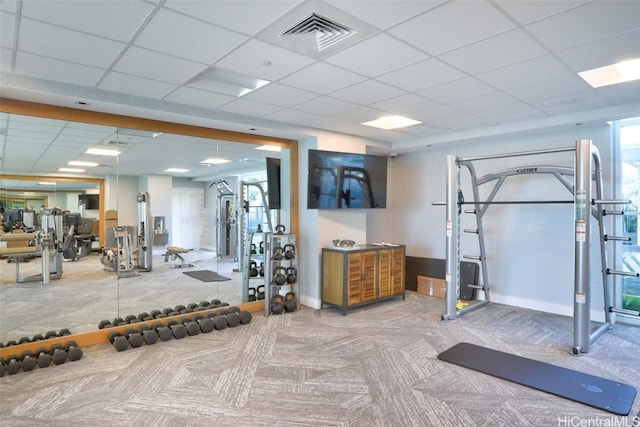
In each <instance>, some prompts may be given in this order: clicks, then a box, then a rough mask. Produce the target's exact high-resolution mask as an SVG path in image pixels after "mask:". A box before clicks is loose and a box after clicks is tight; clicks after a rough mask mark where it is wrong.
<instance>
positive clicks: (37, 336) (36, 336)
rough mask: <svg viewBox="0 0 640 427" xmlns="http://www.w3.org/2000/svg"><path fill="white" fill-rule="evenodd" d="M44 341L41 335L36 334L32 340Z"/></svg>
mask: <svg viewBox="0 0 640 427" xmlns="http://www.w3.org/2000/svg"><path fill="white" fill-rule="evenodd" d="M43 339H44V336H42V335H41V334H35V335H34V336H33V338H31V342H35V341H42V340H43Z"/></svg>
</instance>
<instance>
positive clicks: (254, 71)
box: [215, 40, 313, 81]
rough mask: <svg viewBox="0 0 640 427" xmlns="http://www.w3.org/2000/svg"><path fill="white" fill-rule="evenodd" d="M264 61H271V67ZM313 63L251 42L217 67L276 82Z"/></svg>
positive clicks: (222, 60)
mask: <svg viewBox="0 0 640 427" xmlns="http://www.w3.org/2000/svg"><path fill="white" fill-rule="evenodd" d="M264 61H269V65H266V63H265V62H264ZM312 62H313V59H311V58H307V57H305V56H303V55H300V54H298V53H295V52H290V51H288V50H285V49H282V48H279V47H276V46H273V45H270V44H267V43H265V42H262V41H259V40H251V41H249V42H247V43H245V44H244V45H242V46H240V47H239V48H238V49H236V50H234V51H233V52H231V53H230V54H229V55H227V56H225V57H224V58H223V59H221V60H220V61H218V62H216V63H215V66H218V67H221V68H226V69H228V70H233V71H238V72H241V73H243V74H246V75H249V76H253V77H258V78H261V79H264V80H269V81H275V80H278V79H280V78H282V77H284V76H286V75H287V74H291V73H293V72H294V71H296V70H298V69H300V68H302V67H304V66H305V65H309V64H310V63H312Z"/></svg>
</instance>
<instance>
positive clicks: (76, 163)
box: [67, 160, 100, 168]
mask: <svg viewBox="0 0 640 427" xmlns="http://www.w3.org/2000/svg"><path fill="white" fill-rule="evenodd" d="M67 164H68V165H69V166H85V167H88V168H92V167H95V166H99V165H100V163H96V162H83V161H80V160H71V161H70V162H68V163H67Z"/></svg>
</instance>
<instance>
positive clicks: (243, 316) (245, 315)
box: [238, 310, 253, 325]
mask: <svg viewBox="0 0 640 427" xmlns="http://www.w3.org/2000/svg"><path fill="white" fill-rule="evenodd" d="M238 315H239V316H240V323H241V324H243V325H248V324H249V323H251V319H253V315H252V314H251V312H249V311H245V310H241V311H240V313H238Z"/></svg>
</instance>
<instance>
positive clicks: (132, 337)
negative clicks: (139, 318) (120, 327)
mask: <svg viewBox="0 0 640 427" xmlns="http://www.w3.org/2000/svg"><path fill="white" fill-rule="evenodd" d="M123 335H124V336H125V338H126V339H127V340H128V341H129V345H131V347H132V348H138V347H141V346H142V344H144V339H142V335H140V333H138V331H136V330H135V329H127V330H125V331H124V334H123Z"/></svg>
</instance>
